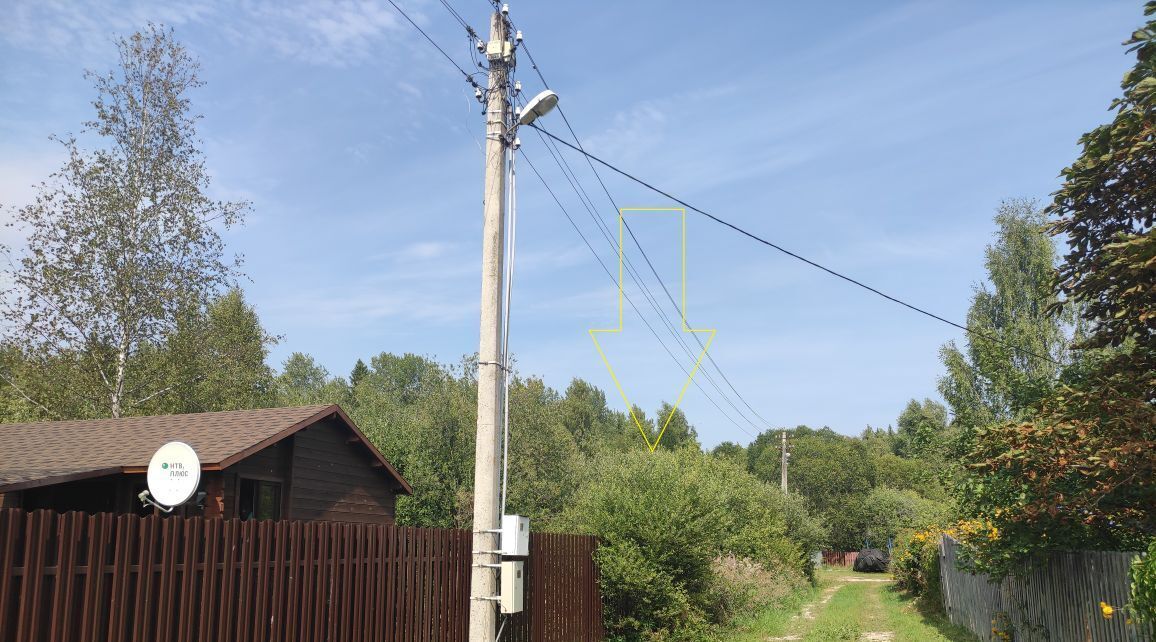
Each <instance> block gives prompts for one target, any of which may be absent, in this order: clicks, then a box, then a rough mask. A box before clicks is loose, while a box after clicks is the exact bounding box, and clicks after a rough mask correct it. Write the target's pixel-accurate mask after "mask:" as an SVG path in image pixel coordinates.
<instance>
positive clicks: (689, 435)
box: [650, 402, 699, 450]
mask: <svg viewBox="0 0 1156 642" xmlns="http://www.w3.org/2000/svg"><path fill="white" fill-rule="evenodd" d="M657 417H658V419H657V421H656V422H655V426H654V428H653V430H654V432H653V433H652V434H651V436H650V443H652V444H653V443H654V442H655V440H658V448H666V449H667V450H674V449H677V448H688V447H689V448H694V449H696V450H697V449H698V448H699V444H698V432H697V431H696V430H695V429H694V426H692V425H690V422H689V421H688V420H687V418H686V413H684V412H683V411H682V408H675V407H673V406H671V405H670V404H668V403H666V402H663V403H662V405H661V406H659V407H658V415H657ZM668 418H669V419H668ZM660 422H665V426H663V425H662V424H661V423H660ZM660 437H661V438H660Z"/></svg>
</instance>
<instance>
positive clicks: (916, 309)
mask: <svg viewBox="0 0 1156 642" xmlns="http://www.w3.org/2000/svg"><path fill="white" fill-rule="evenodd" d="M530 127H532V128H534V129H536V130H538V131H540V132H542V133H543V134H545V135H547V136H549V137H550V138H552V139H554V140H555V141H556V142H559V143H561V144H563V145H565V146H566V147H569V148H570V149H572V150H574V151H576V152H578V153H579V154H582V155H583V156H585V157H587V158H589V159H591V160H593V161H595V162H597V163H599V164H600V165H602V166H603V167H606V168H607V169H609V170H611V171H613V172H615V173H617V174H619V175H621V176H624V177H626V178H628V179H630V180H632V181H634V182H635V183H638V184H639V185H641V186H643V187H645V188H647V189H649V190H651V191H652V192H655V193H657V194H661V195H662V196H665V197H666V198H669V199H670V200H672V201H674V202H676V203H678V204H679V205H682V206H683V207H685V208H686V209H688V210H691V211H693V212H697V213H698V214H701V215H703V216H705V217H707V218H708V219H710V220H712V221H714V222H716V223H718V224H720V225H723V226H725V227H729V228H730V229H732V230H734V231H735V232H738V233H739V234H742V235H743V236H746V237H748V238H750V239H752V240H755V241H757V242H759V243H762V244H763V245H766V246H767V247H770V248H773V249H775V250H778V251H779V252H782V253H783V254H786V255H787V256H789V257H791V258H793V259H796V260H798V261H802V262H803V263H806V264H807V265H810V266H811V267H814V268H817V269H820V270H822V271H824V272H826V273H827V274H830V275H831V276H834V277H837V278H839V279H842V280H844V281H846V282H848V283H850V284H852V285H855V286H858V287H860V288H863V289H864V290H867V291H868V292H871V293H873V294H876V295H878V296H881V297H883V298H884V299H887V300H888V301H891V302H892V303H897V304H899V305H901V306H903V307H905V308H907V309H909V310H912V311H914V312H918V313H919V314H922V315H924V316H927V317H930V318H932V319H935V320H936V321H940V322H942V323H946V324H947V325H949V326H952V327H954V328H958V329H960V330H963V331H964V332H966V333H968V334H970V335H973V336H976V337H979V338H981V339H985V340H987V341H991V342H993V343H998V344H1000V345H1002V346H1004V347H1006V348H1010V349H1012V350H1015V351H1017V352H1019V353H1021V354H1025V355H1028V356H1030V357H1034V358H1036V359H1042V360H1044V361H1048V362H1051V363H1053V364H1056V365H1060V362H1058V361H1056V360H1055V359H1052V358H1051V357H1049V356H1046V355H1041V354H1037V353H1035V352H1032V351H1031V350H1028V349H1026V348H1021V347H1020V346H1017V345H1015V344H1012V343H1008V342H1007V341H1004V340H1003V339H1000V338H999V337H995V336H992V335H989V334H987V333H984V332H980V331H978V330H973V329H971V328H969V327H967V326H965V325H962V324H959V323H956V322H955V321H952V320H950V319H946V318H944V317H942V316H939V315H938V314H935V313H934V312H929V311H927V310H925V309H923V308H921V307H919V306H917V305H913V304H911V303H908V302H906V301H904V300H902V299H900V298H897V297H894V296H891V295H890V294H887V293H886V292H882V291H880V290H878V289H876V288H873V287H871V286H870V285H867V284H866V283H863V282H862V281H859V280H857V279H854V278H852V277H850V276H847V275H846V274H843V273H841V272H838V271H836V270H833V269H831V268H829V267H827V266H825V265H823V264H821V263H817V262H815V261H812V260H811V259H808V258H807V257H805V256H802V255H800V254H796V253H795V252H792V251H790V250H788V249H786V248H784V247H782V246H781V245H778V244H776V243H773V242H771V241H768V240H767V239H765V238H763V237H761V236H759V235H757V234H755V233H753V232H749V231H747V230H745V229H743V228H741V227H739V226H738V225H735V224H734V223H731V222H730V221H727V220H724V219H721V218H719V217H717V216H715V215H714V214H711V213H709V212H706V211H704V210H701V209H699V208H697V207H695V206H694V205H691V204H690V203H687V202H686V201H684V200H682V199H680V198H678V197H677V196H674V195H672V194H671V193H669V192H666V191H664V190H661V189H659V188H657V187H655V186H654V185H651V184H650V183H647V182H646V181H644V180H642V179H641V178H638V177H637V176H634V175H633V174H631V173H629V172H627V171H626V170H623V169H619V168H618V167H616V166H614V165H612V164H611V163H609V162H607V161H605V160H602V159H601V158H599V157H597V156H595V155H594V154H591V153H590V152H588V151H586V150H584V149H581V148H580V147H575V146H574V145H571V144H570V143H568V142H566V141H565V140H563V139H561V138H559V137H558V136H555V135H554V134H552V133H550V132H548V131H546V130H545V129H542V128H541V127H538V126H537V125H535V124H533V123H531V124H530Z"/></svg>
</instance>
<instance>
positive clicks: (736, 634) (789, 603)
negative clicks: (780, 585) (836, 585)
mask: <svg viewBox="0 0 1156 642" xmlns="http://www.w3.org/2000/svg"><path fill="white" fill-rule="evenodd" d="M820 587H821V585H820V586H806V587H804V588H801V589H799V590H797V591H794V592H792V593H790V594H789V595H787V596H786V597H785V598H783V600H782V601H781V602H779V603H778V604H776V605H775V606H773V607H771V608H769V609H765V610H763V611H762V612H760V613H758V614H755V615H753V616H751V617H750V618H747V619H744V620H741V621H740V622H739V623H738V624H737V625H736V626H735V627H734V628H733V630H731V631H729V632H728V633H727V634H726V635H724V636H723V637H721V638H719V642H764V641H765V640H766V639H767V636H771V635H782V634H783V632H784V631H786V630H787V627H788V626H789V625H790V623H791V618H793V617H794V616H795V615H797V614H798V613H799V611H801V610H802V609H803V605H805V604H807V603H809V602H814V601H815V600H816V599H818V597H819V590H820Z"/></svg>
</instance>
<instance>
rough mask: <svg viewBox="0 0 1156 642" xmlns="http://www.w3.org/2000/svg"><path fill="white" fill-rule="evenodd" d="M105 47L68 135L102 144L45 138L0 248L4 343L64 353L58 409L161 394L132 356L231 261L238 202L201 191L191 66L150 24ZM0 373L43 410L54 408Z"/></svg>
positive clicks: (199, 300)
mask: <svg viewBox="0 0 1156 642" xmlns="http://www.w3.org/2000/svg"><path fill="white" fill-rule="evenodd" d="M117 48H118V51H119V66H118V67H117V68H116V69H114V70H113V71H110V72H108V73H95V72H87V73H86V74H85V76H86V78H88V79H90V80H91V81H92V82H93V85H94V88H95V90H96V94H97V97H96V99H95V100H94V101H93V107H94V108H95V112H96V115H95V118H94V119H93V120H91V121H88V122H86V123H84V130H83V131H82V138H83V139H84V140H85V141H88V140H93V141H96V140H99V141H100V142H101V143H102V145H101V146H99V147H97V148H95V149H91V150H89V149H85V148H84V147H82V144H81V142H80V140H78V138H77V137H74V136H66V137H59V138H56V140H58V141H59V142H60V143H61V144H62V145H63V146H64V148H65V149H66V150H67V153H68V159H67V161H66V162H65V163H64V166H63V167H62V168H61V169H60V170H58V171H57V172H56V173H54V174H53V175H52V176H51V177H50V178H49V180H47V181H46V182H44V183H42V184H41V185H40V187H39V191H38V194H37V196H36V198H35V201H34V202H33V203H31V204H29V205H26V206H24V207H22V208H20V209H18V210H16V211H15V212H14V213H13V214H14V215H13V221H12V223H10V225H13V226H14V227H16V228H17V231H18V233H19V234H20V235H21V236H23V237H24V238H25V239H26V240H27V243H26V245H25V247H23V248H21V249H19V250H16V251H14V250H12V249H10V248H4V250H5V253H6V254H7V255H8V258H9V261H8V262H7V267H6V268H5V272H6V274H4V277H5V280H6V281H7V283H6V288H5V292H4V301H3V306H2V318H3V321H4V322H5V323H4V325H5V331H6V332H7V334H8V337H7V342H8V344H9V345H10V346H15V347H17V348H18V349H19V350H20V351H21V352H22V353H23V355H24V357H25V358H26V359H28V360H30V361H32V362H34V363H35V362H37V361H40V362H45V363H48V362H53V361H56V360H59V359H61V358H62V356H67V357H68V360H69V361H71V362H73V363H75V364H76V368H77V369H79V372H77V376H78V379H77V383H78V385H76V386H73V387H71V389H70V390H69V391H68V392H69V394H71V395H73V396H75V397H79V398H78V399H73V400H71V403H72V404H74V407H76V406H77V405H78V406H79V407H85V408H88V409H89V411H88V412H87V413H86V414H89V413H91V414H95V415H105V416H112V417H120V416H122V415H125V414H128V413H131V412H132V411H133V409H134V408H136V407H138V406H140V405H141V404H144V403H146V402H148V401H149V400H153V399H156V398H157V397H158V396H161V395H164V394H166V393H167V392H169V391H170V390H171V385H169V384H166V382H164V381H158V380H156V378H155V376H149V375H148V374H147V373H145V372H143V371H141V369H140V368H138V367H137V366H136V363H137V362H136V360H135V359H134V357H136V356H137V355H139V354H140V353H141V352H142V351H147V350H149V349H155V348H157V347H158V346H161V345H163V344H165V342H166V340H167V339H168V338H169V337H170V336H172V334H173V333H174V332H175V331H176V328H177V325H178V322H179V320H180V319H181V318H182V315H184V314H185V313H187V312H188V311H189V310H195V309H199V308H201V307H202V306H204V305H205V304H206V302H207V301H208V300H209V299H210V297H212V296H213V295H214V294H215V293H217V292H219V291H221V290H222V289H223V288H224V287H227V286H228V285H230V283H231V282H232V281H233V280H234V279H235V277H236V276H237V274H238V272H237V269H238V267H239V259H237V258H227V257H226V256H225V247H224V243H223V241H222V239H221V236H220V230H221V229H227V228H229V227H230V226H232V225H236V224H239V223H241V222H242V220H243V217H244V214H245V212H246V211H247V210H248V204H247V203H243V202H222V201H216V200H213V199H212V198H210V197H209V196H208V191H209V175H208V172H207V171H206V169H205V162H204V157H203V154H202V152H201V150H200V149H199V148H198V145H199V144H200V141H199V140H198V139H197V133H196V124H197V121H198V120H199V119H200V116H198V115H196V114H194V113H193V112H192V107H191V103H190V100H189V93H190V92H191V91H192V90H194V89H196V88H198V87H200V86H201V85H202V82H201V81H200V79H199V78H198V76H197V72H198V63H197V62H196V61H195V60H194V59H193V58H192V57H191V56H190V55H189V53H188V52H187V51H186V50H185V48H184V47H183V46H181V44H180V43H179V42H177V41H176V39H175V38H174V36H173V33H172V31H171V30H170V29H166V28H164V27H158V26H154V25H150V26H149V27H148V28H147V29H145V30H143V31H141V32H137V33H134V34H133V35H131V36H129V37H128V38H123V39H120V40H118V41H117ZM0 376H2V377H3V378H4V379H5V380H6V382H7V383H8V384H9V385H10V386H12V387H13V388H14V389H15V390H16V391H17V393H18V394H19V395H20V396H21V397H23V398H24V400H25V401H26V402H28V403H30V404H33V405H35V406H37V407H38V408H39V409H40V410H41V411H42V412H44V413H45V414H47V415H49V416H60V415H61V414H62V413H61V411H60V410H58V409H55V408H53V407H52V402H51V400H42V399H38V398H36V393H35V391H34V390H26V389H23V388H22V387H21V386H20V383H19V382H18V381H16V380H15V379H13V378H12V377H11V376H9V374H8V373H3V372H0ZM82 382H89V383H88V384H87V385H80V384H81V383H82Z"/></svg>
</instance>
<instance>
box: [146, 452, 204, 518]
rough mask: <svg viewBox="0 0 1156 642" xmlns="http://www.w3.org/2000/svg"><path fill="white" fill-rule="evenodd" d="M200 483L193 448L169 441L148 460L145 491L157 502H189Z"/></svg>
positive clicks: (170, 503)
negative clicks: (146, 487) (147, 486)
mask: <svg viewBox="0 0 1156 642" xmlns="http://www.w3.org/2000/svg"><path fill="white" fill-rule="evenodd" d="M200 483H201V460H200V459H199V458H198V457H197V453H196V451H195V450H193V447H192V446H190V445H188V444H186V443H185V442H183V441H170V442H169V443H167V444H165V445H163V446H161V447H160V448H158V449H157V451H156V452H155V453H153V458H152V459H151V460H150V461H149V470H148V485H149V494H151V495H152V497H153V499H154V500H156V502H157V503H158V504H162V505H164V506H180V505H181V504H183V503H185V502H187V501H189V498H190V497H192V496H193V494H194V493H196V492H197V486H198V485H199V484H200Z"/></svg>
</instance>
